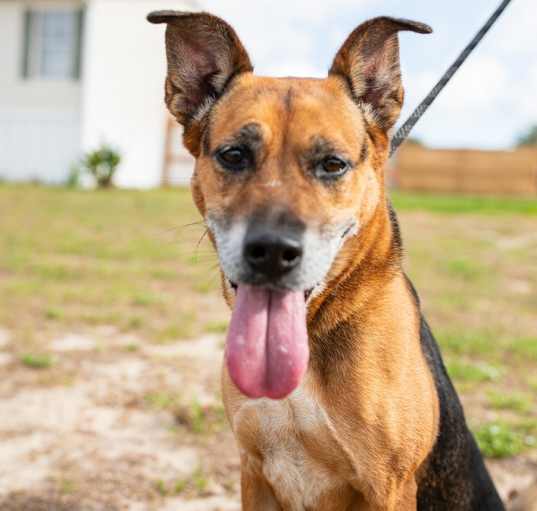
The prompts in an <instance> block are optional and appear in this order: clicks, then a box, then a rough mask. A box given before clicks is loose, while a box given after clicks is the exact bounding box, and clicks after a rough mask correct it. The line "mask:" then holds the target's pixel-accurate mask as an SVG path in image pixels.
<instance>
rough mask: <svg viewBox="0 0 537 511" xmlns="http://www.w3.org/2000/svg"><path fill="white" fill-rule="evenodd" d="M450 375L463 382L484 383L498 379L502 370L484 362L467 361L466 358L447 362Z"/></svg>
mask: <svg viewBox="0 0 537 511" xmlns="http://www.w3.org/2000/svg"><path fill="white" fill-rule="evenodd" d="M447 370H448V373H449V375H450V376H451V377H452V378H453V379H454V380H455V381H459V382H462V383H482V382H489V381H496V380H498V379H499V378H500V376H501V372H500V370H499V369H498V368H497V367H495V366H492V365H489V364H485V363H483V362H466V361H464V360H451V361H448V363H447Z"/></svg>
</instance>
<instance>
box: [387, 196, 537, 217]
mask: <svg viewBox="0 0 537 511" xmlns="http://www.w3.org/2000/svg"><path fill="white" fill-rule="evenodd" d="M391 198H392V201H393V205H394V207H395V209H396V210H398V211H428V212H432V213H450V214H468V213H477V214H486V215H505V214H517V215H531V216H537V199H521V198H510V197H473V196H460V195H457V196H455V195H437V194H425V193H420V194H417V193H410V192H395V191H394V192H391Z"/></svg>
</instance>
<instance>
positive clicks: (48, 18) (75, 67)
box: [23, 8, 82, 80]
mask: <svg viewBox="0 0 537 511" xmlns="http://www.w3.org/2000/svg"><path fill="white" fill-rule="evenodd" d="M24 24H25V30H24V59H23V76H24V78H28V79H51V80H69V79H71V80H76V79H78V78H79V75H80V54H81V36H82V34H81V31H82V11H81V10H79V9H66V8H61V9H60V8H58V9H41V10H40V9H35V10H34V9H31V10H28V11H27V12H26V15H25V23H24Z"/></svg>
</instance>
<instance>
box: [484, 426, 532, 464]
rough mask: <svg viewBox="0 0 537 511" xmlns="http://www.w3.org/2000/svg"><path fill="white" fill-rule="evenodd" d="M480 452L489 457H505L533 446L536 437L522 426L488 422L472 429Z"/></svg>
mask: <svg viewBox="0 0 537 511" xmlns="http://www.w3.org/2000/svg"><path fill="white" fill-rule="evenodd" d="M474 434H475V437H476V440H477V443H478V445H479V448H480V449H481V452H483V454H484V455H485V456H487V457H489V458H506V457H509V456H516V455H517V454H520V453H521V452H523V451H525V450H527V449H530V448H534V447H535V445H536V439H535V436H534V435H533V434H529V433H528V431H527V429H525V428H524V427H520V426H519V427H517V426H516V425H510V424H506V423H504V422H498V421H495V422H490V423H487V424H484V425H482V426H481V427H479V428H478V429H476V430H475V431H474Z"/></svg>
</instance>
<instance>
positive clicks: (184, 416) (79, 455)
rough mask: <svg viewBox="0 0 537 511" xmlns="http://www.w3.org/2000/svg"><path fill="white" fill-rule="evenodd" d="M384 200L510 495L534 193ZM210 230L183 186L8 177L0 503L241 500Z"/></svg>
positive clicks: (206, 505) (531, 369)
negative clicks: (222, 391)
mask: <svg viewBox="0 0 537 511" xmlns="http://www.w3.org/2000/svg"><path fill="white" fill-rule="evenodd" d="M394 203H395V206H396V208H397V210H398V211H399V213H400V219H401V224H402V231H403V238H404V241H405V246H406V249H407V262H406V266H407V270H408V272H409V274H410V276H411V278H412V279H413V281H414V283H415V285H416V287H417V289H418V291H419V293H420V296H421V299H422V302H423V307H424V310H425V312H426V315H427V317H428V319H429V322H430V324H431V327H432V329H433V331H434V332H435V335H436V337H437V338H438V340H439V341H440V343H441V345H442V348H443V353H444V358H445V361H446V365H447V367H448V369H449V371H450V373H451V375H452V376H453V378H454V380H455V383H456V386H457V388H458V390H459V391H460V393H461V395H462V397H463V401H464V403H465V407H466V413H467V416H468V419H469V422H470V424H471V426H472V428H473V429H474V431H475V432H476V436H477V438H478V441H479V443H480V445H481V447H482V449H483V451H484V452H485V453H486V455H487V456H488V457H489V458H490V459H489V466H491V468H492V471H493V474H494V476H495V477H496V480H497V482H498V484H499V487H500V489H501V491H502V493H503V495H504V496H505V495H506V494H507V492H508V491H509V490H511V489H512V488H522V487H524V486H525V485H526V484H528V483H529V482H530V481H531V478H532V477H533V476H534V475H535V474H537V449H536V445H535V444H536V438H537V413H536V411H537V398H536V395H537V370H536V368H537V264H536V261H537V201H531V200H521V201H519V200H516V199H483V198H453V197H435V196H421V195H420V196H417V195H410V194H395V195H394ZM204 231H205V229H204V227H203V225H202V224H201V223H200V222H199V217H198V215H197V213H196V212H195V210H194V208H193V206H192V202H191V199H190V194H189V192H188V191H187V190H183V189H175V190H155V191H150V192H135V191H123V190H111V191H103V192H85V191H71V190H64V189H60V188H57V189H50V188H40V187H32V186H7V185H1V186H0V370H1V371H2V375H3V378H2V379H1V380H0V416H2V417H3V420H2V423H1V424H0V442H1V443H2V444H3V445H4V447H2V448H0V509H2V510H4V509H5V510H19V509H32V510H33V511H34V510H35V511H40V510H41V509H43V510H45V509H47V510H48V509H53V510H54V511H60V510H63V509H65V510H69V511H78V510H80V511H81V510H82V509H84V510H104V509H106V510H116V509H117V510H119V509H130V510H133V511H141V510H145V509H148V510H152V509H155V510H157V509H158V510H168V509H169V510H172V509H181V510H183V509H185V510H188V509H191V510H197V509H199V510H212V509H214V510H216V509H226V510H231V509H238V506H237V503H236V502H237V492H238V481H239V478H238V456H237V453H236V450H235V447H234V444H233V440H232V436H231V433H230V432H229V428H228V427H227V425H226V422H225V419H224V416H223V410H222V407H221V401H220V397H219V382H218V373H219V366H220V363H221V356H222V347H223V337H224V332H225V330H226V326H227V318H228V311H227V310H226V307H225V305H224V303H223V301H222V299H221V298H220V295H219V292H218V288H219V274H218V270H217V260H216V257H215V255H214V254H213V252H212V250H211V248H210V246H209V243H208V241H207V239H206V237H204Z"/></svg>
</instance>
